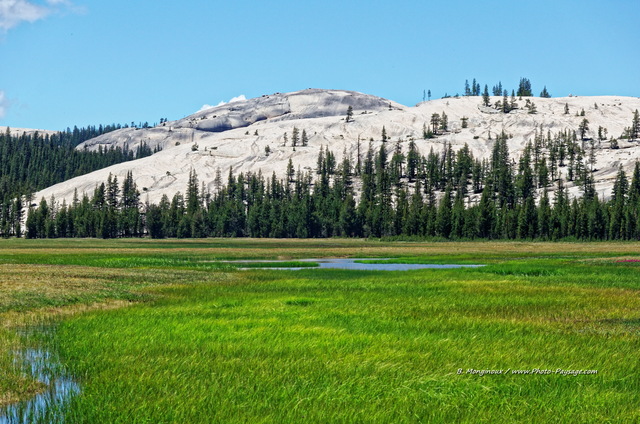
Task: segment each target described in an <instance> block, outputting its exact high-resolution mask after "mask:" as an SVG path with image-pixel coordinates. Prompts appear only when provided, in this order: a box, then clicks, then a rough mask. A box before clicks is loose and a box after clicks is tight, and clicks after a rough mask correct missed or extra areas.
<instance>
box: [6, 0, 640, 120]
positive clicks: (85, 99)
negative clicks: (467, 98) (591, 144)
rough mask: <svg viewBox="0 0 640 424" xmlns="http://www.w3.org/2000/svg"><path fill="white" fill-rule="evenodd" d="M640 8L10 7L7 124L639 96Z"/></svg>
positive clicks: (399, 1) (447, 4) (244, 1)
mask: <svg viewBox="0 0 640 424" xmlns="http://www.w3.org/2000/svg"><path fill="white" fill-rule="evenodd" d="M639 17H640V1H638V0H608V1H592V0H554V1H547V0H536V1H529V2H525V1H497V0H487V1H482V2H479V1H463V0H449V1H427V0H422V1H413V0H396V1H384V2H382V1H376V0H369V1H360V0H351V1H347V2H344V1H334V0H324V1H277V0H274V1H249V0H236V1H228V0H227V1H217V0H213V1H204V0H203V1H199V0H198V1H184V2H177V1H176V2H174V1H172V2H158V1H147V0H126V1H124V0H109V1H104V0H101V1H97V0H0V125H9V126H12V127H29V128H46V129H54V130H57V129H64V128H66V127H67V126H70V127H72V126H73V125H78V126H84V125H93V124H96V125H97V124H101V123H102V124H108V123H127V122H129V123H130V122H132V121H135V122H136V123H137V122H145V121H148V122H149V123H150V124H153V123H155V122H158V121H159V120H160V118H168V119H170V120H171V119H178V118H182V117H183V116H186V115H189V114H191V113H193V112H195V111H197V110H198V109H200V107H201V106H202V105H203V104H213V105H215V104H217V103H218V102H220V101H226V100H229V99H230V98H232V97H235V96H238V95H241V94H242V95H245V96H246V97H247V98H250V97H257V96H260V95H262V94H270V93H274V92H287V91H296V90H301V89H305V88H309V87H314V88H336V89H347V90H355V91H361V92H365V93H368V94H374V95H378V96H381V97H385V98H390V99H392V100H395V101H398V102H400V103H403V104H406V105H413V104H415V103H417V102H419V101H421V100H422V93H423V90H425V89H430V90H431V92H432V96H433V97H434V98H436V97H441V96H443V95H444V94H445V93H448V94H451V95H453V94H455V93H456V92H460V93H462V92H463V90H464V81H465V79H469V81H471V80H472V79H473V78H476V79H477V80H478V81H479V82H480V83H481V84H482V85H483V86H484V84H488V85H489V88H491V87H492V86H493V85H494V84H496V83H497V82H498V81H501V82H502V84H503V86H505V87H506V88H509V89H511V88H517V84H518V81H519V79H520V77H527V78H529V79H530V80H531V83H532V86H533V90H534V92H535V94H538V93H539V92H540V90H542V87H543V85H546V86H547V88H548V90H549V91H550V93H551V94H552V95H553V96H566V95H568V94H569V93H573V94H579V95H607V94H615V95H623V96H640V54H639V50H638V45H639V44H638V43H639V40H640V26H639V25H638V18H639Z"/></svg>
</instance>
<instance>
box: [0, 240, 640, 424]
mask: <svg viewBox="0 0 640 424" xmlns="http://www.w3.org/2000/svg"><path fill="white" fill-rule="evenodd" d="M313 257H359V258H398V259H394V260H393V261H394V262H407V263H468V264H470V263H474V264H487V266H486V267H483V268H466V269H427V270H418V271H405V272H372V271H367V272H364V271H343V270H320V269H312V268H311V269H305V270H300V271H280V270H268V269H267V270H265V269H260V270H259V269H255V270H247V271H239V270H238V269H237V267H238V266H242V267H245V266H246V265H247V262H238V263H221V262H219V261H224V260H260V259H279V260H286V261H289V262H290V264H291V265H292V266H297V265H298V264H299V262H296V260H297V259H301V258H313ZM637 260H640V244H638V243H591V244H579V243H506V242H504V243H498V242H495V243H493V242H491V243H490V242H484V243H409V242H394V243H383V242H376V241H362V240H189V241H153V240H119V241H100V240H79V241H76V240H60V241H51V240H48V241H28V240H6V241H2V242H0V320H1V324H2V325H1V326H0V346H1V348H0V404H7V403H10V402H13V401H15V400H18V399H23V398H27V397H28V396H30V395H32V394H33V393H36V392H37V391H39V390H41V389H42V387H41V386H42V385H41V384H39V383H37V382H35V381H33V380H32V379H30V378H29V376H28V375H25V374H24V373H22V372H21V371H20V370H19V369H16V367H15V365H14V364H13V362H12V351H14V350H15V349H17V348H19V347H20V346H21V344H24V343H26V342H25V341H24V340H23V339H21V338H20V337H19V336H17V335H16V332H15V329H16V328H18V327H20V326H24V325H29V324H33V323H40V322H55V323H56V330H55V331H53V332H50V334H47V335H46V337H43V340H41V341H40V343H43V344H44V345H45V346H46V347H48V348H49V349H52V350H54V351H55V352H56V354H57V355H58V356H59V357H60V359H61V361H62V363H63V365H64V366H65V367H66V368H67V369H68V370H69V372H70V373H71V374H72V375H74V376H75V378H76V379H77V380H78V382H79V383H80V385H81V388H82V389H81V390H82V391H81V393H80V394H79V395H77V396H74V397H73V398H71V399H70V400H69V402H68V403H67V404H66V405H65V408H64V410H63V411H62V412H61V414H60V415H59V417H56V418H60V419H61V420H62V419H64V422H67V423H75V422H90V423H107V422H108V423H146V422H153V423H165V422H166V423H169V422H175V423H187V422H188V423H200V422H202V423H210V422H225V423H226V422H238V423H239V422H251V423H259V422H265V423H267V422H284V423H300V422H319V423H326V422H332V423H334V422H337V423H341V422H344V423H352V422H379V423H387V422H389V423H390V422H393V423H402V422H407V423H409V422H425V423H426V422H469V423H475V422H491V423H501V422H504V423H512V422H540V423H556V422H557V423H566V422H576V423H578V422H579V423H589V422H593V423H604V422H612V423H613V422H615V423H618V422H619V423H629V422H639V421H640V409H639V408H638V406H637V405H640V361H638V352H639V351H640V296H639V294H640V291H639V289H640V262H636V261H637ZM536 370H537V371H536ZM486 371H491V372H493V374H487V373H485V372H486ZM593 371H596V373H593ZM579 372H584V374H579ZM576 374H577V375H576Z"/></svg>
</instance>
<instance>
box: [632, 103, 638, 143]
mask: <svg viewBox="0 0 640 424" xmlns="http://www.w3.org/2000/svg"><path fill="white" fill-rule="evenodd" d="M638 135H640V114H638V109H636V110H635V112H633V119H632V120H631V131H630V136H631V139H632V140H636V139H637V138H638Z"/></svg>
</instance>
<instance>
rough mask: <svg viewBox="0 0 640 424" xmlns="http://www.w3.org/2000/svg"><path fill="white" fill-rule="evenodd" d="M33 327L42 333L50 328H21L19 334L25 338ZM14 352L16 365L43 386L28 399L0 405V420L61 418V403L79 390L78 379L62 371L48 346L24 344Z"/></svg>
mask: <svg viewBox="0 0 640 424" xmlns="http://www.w3.org/2000/svg"><path fill="white" fill-rule="evenodd" d="M36 331H41V332H42V333H41V334H40V335H42V334H46V332H49V331H52V330H51V328H46V329H43V327H39V330H36V329H33V328H30V329H23V330H21V331H20V334H21V335H22V336H23V337H24V338H26V339H27V340H28V339H29V338H30V336H32V335H33V334H34V332H36ZM27 344H29V343H27ZM14 355H15V357H14V363H15V365H16V367H17V368H18V369H20V370H21V371H22V372H24V373H25V374H27V375H29V376H31V377H33V378H34V379H36V380H37V381H39V382H41V383H43V384H44V385H45V386H46V389H45V390H44V391H43V392H42V393H39V394H37V395H36V396H34V397H32V398H31V399H28V400H25V401H22V402H18V403H14V404H12V405H9V406H7V407H5V408H2V409H0V424H22V423H38V422H42V423H53V422H62V420H61V414H60V412H61V411H62V407H63V406H64V404H65V403H66V402H68V400H69V399H70V398H71V396H73V395H75V394H77V393H79V392H80V386H79V385H78V383H77V382H75V381H74V380H73V379H72V378H71V377H70V376H69V375H68V374H67V373H66V372H65V370H64V369H63V367H62V365H61V364H60V362H59V360H58V358H57V356H56V355H54V354H53V353H52V352H50V351H48V350H45V349H42V348H27V349H24V350H20V351H17V352H15V353H14Z"/></svg>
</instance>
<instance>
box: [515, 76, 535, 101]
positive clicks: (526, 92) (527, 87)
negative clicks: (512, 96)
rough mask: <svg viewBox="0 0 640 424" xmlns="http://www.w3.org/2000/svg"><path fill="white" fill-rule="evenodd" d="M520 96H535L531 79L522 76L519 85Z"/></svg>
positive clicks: (518, 94)
mask: <svg viewBox="0 0 640 424" xmlns="http://www.w3.org/2000/svg"><path fill="white" fill-rule="evenodd" d="M517 96H518V97H530V96H533V92H532V91H531V81H529V80H528V79H527V78H520V84H519V85H518V93H517Z"/></svg>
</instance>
